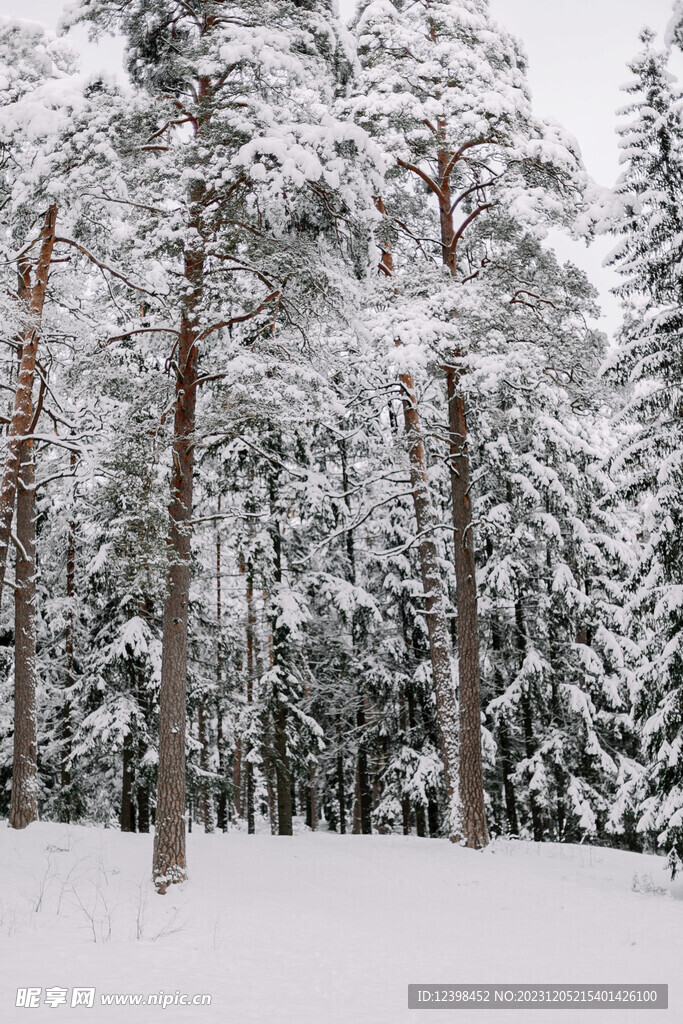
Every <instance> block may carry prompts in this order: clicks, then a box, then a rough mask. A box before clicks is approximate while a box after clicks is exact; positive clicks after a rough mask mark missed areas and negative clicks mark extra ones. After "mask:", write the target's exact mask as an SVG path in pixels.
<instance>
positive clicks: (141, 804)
mask: <svg viewBox="0 0 683 1024" xmlns="http://www.w3.org/2000/svg"><path fill="white" fill-rule="evenodd" d="M146 753H147V747H146V744H145V741H144V740H143V739H140V740H139V741H138V765H141V764H142V759H143V757H144V756H145V754H146ZM149 796H150V794H149V786H148V785H147V783H146V782H138V787H137V809H138V816H137V817H138V820H137V826H138V832H149Z"/></svg>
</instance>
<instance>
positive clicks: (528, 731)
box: [515, 597, 543, 843]
mask: <svg viewBox="0 0 683 1024" xmlns="http://www.w3.org/2000/svg"><path fill="white" fill-rule="evenodd" d="M515 627H516V628H515V633H516V645H517V651H518V655H519V667H520V669H521V668H522V665H523V664H524V659H525V657H526V627H525V625H524V612H523V610H522V603H521V600H520V598H519V597H518V598H517V600H516V601H515ZM520 703H521V707H522V723H523V728H524V753H525V755H526V758H527V760H531V758H532V757H533V756H534V754H535V753H536V739H535V737H534V725H533V716H532V710H531V694H530V693H529V690H528V688H527V689H525V690H524V691H523V692H522V698H521V702H520ZM529 809H530V811H531V827H532V829H533V833H534V841H535V842H537V843H540V842H542V841H543V820H542V817H541V809H540V807H539V806H538V801H537V799H536V796H535V794H534V791H533V789H531V788H529Z"/></svg>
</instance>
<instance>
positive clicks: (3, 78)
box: [0, 0, 683, 893]
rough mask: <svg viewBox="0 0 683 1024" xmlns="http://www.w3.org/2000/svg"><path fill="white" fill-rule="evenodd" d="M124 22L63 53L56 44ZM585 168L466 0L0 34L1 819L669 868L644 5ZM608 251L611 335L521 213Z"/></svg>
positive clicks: (657, 79) (654, 239)
mask: <svg viewBox="0 0 683 1024" xmlns="http://www.w3.org/2000/svg"><path fill="white" fill-rule="evenodd" d="M77 25H86V26H87V27H88V29H89V31H90V32H91V33H92V34H93V36H94V37H98V36H106V35H107V34H108V33H114V34H117V35H119V36H121V37H123V39H124V40H125V44H126V51H125V61H126V70H125V74H124V72H123V71H122V72H121V73H119V74H115V73H113V72H102V73H99V74H83V73H81V72H79V70H78V54H77V52H76V50H75V47H74V44H73V43H72V42H71V39H70V36H69V31H68V30H69V28H70V27H73V26H77ZM654 28H655V29H658V30H662V31H660V35H659V36H658V35H656V34H655V32H654V31H650V30H647V31H643V33H642V34H641V37H640V39H637V38H636V39H634V41H633V52H634V54H635V56H634V57H633V59H632V61H631V63H630V65H629V68H628V72H625V74H626V73H628V76H629V80H628V83H627V85H626V86H625V87H624V89H625V91H624V98H623V110H622V111H621V112H620V116H619V118H618V119H615V130H616V132H617V133H618V142H619V147H620V153H621V156H620V160H621V175H620V177H619V180H618V181H617V182H616V183H615V185H614V187H613V188H611V189H606V188H604V187H601V186H598V185H597V184H596V183H595V182H594V181H592V180H591V177H590V175H589V174H588V172H587V171H586V169H585V167H584V164H583V161H582V157H581V153H580V150H579V147H578V144H577V142H576V141H575V140H574V139H573V137H572V136H571V135H570V134H568V133H567V132H566V131H565V130H564V129H563V128H562V126H560V125H559V124H557V123H556V122H553V121H549V120H545V119H543V118H541V117H539V116H538V115H537V113H536V112H535V109H534V105H533V103H532V98H531V93H530V89H529V85H528V80H527V59H526V56H525V52H524V49H523V45H522V43H520V42H519V41H518V40H516V39H515V38H514V37H513V36H512V35H511V34H510V33H508V32H507V31H506V29H505V28H504V27H502V26H501V25H500V24H499V23H497V22H496V21H495V20H494V18H493V17H492V15H491V13H490V11H489V6H488V0H361V2H360V3H359V4H358V9H357V13H356V15H355V17H354V19H353V21H352V22H351V23H350V24H349V25H346V24H345V23H344V22H343V21H342V20H341V18H340V16H339V12H338V10H337V4H336V2H335V0H78V2H76V3H71V4H68V5H67V6H66V9H65V13H64V16H63V19H62V29H63V31H62V34H60V35H58V36H56V35H53V34H51V33H49V32H47V31H46V30H44V29H43V28H42V27H40V26H38V25H34V24H32V23H29V22H22V21H19V20H16V19H9V18H5V19H2V20H0V149H1V160H0V208H1V211H2V215H1V218H0V259H1V269H0V275H1V278H2V289H1V291H0V305H1V315H2V321H3V323H2V331H1V332H0V341H1V342H2V345H1V346H0V391H1V392H2V401H1V403H0V423H1V424H2V440H1V445H0V474H1V479H0V596H1V597H2V598H4V601H3V603H2V607H1V610H0V664H1V668H2V670H1V673H0V690H1V693H2V701H1V708H2V710H1V712H0V780H1V781H2V787H1V789H0V814H1V815H2V816H3V817H7V818H8V820H9V825H10V826H11V827H12V828H13V829H24V828H25V827H26V826H28V825H30V824H31V823H32V822H34V821H36V820H37V819H39V818H40V819H42V820H44V821H54V822H62V823H74V824H90V825H98V826H100V827H105V828H112V829H120V830H121V831H123V832H140V833H146V832H150V831H153V832H154V854H153V865H151V867H152V874H153V878H154V883H155V886H156V889H157V891H158V892H159V893H165V892H166V891H167V889H168V888H169V886H171V885H172V884H173V883H176V882H182V881H184V880H185V878H186V877H187V875H188V872H189V873H190V874H191V871H192V863H191V860H190V863H189V864H188V858H187V853H186V833H187V832H188V831H192V830H195V831H203V832H220V831H224V832H225V831H235V830H237V831H242V832H245V833H247V834H251V833H255V832H259V831H261V832H264V831H266V832H267V831H270V832H272V833H273V834H278V835H281V836H291V835H292V834H293V833H296V832H297V830H298V831H301V830H304V829H311V830H326V831H328V832H337V833H339V834H343V833H359V834H369V833H380V834H386V835H389V834H392V833H397V834H400V835H404V836H409V835H414V836H417V837H424V838H425V839H428V838H434V837H442V838H444V837H448V838H450V839H451V840H452V841H453V843H455V844H461V845H463V846H466V847H469V848H473V849H482V848H484V847H486V846H487V844H488V843H489V841H490V839H491V838H492V837H496V836H508V837H515V838H517V839H519V840H533V841H535V842H537V843H543V842H554V843H567V844H574V843H583V842H584V841H586V842H588V843H590V844H593V845H599V846H610V847H618V848H621V849H625V850H631V851H640V852H642V851H645V852H657V853H659V854H661V855H662V856H664V857H666V858H668V866H669V868H670V870H671V872H672V874H673V875H675V874H676V872H677V871H678V870H679V869H680V867H681V863H682V861H683V502H682V500H681V499H682V496H683V391H682V381H683V284H682V279H683V263H682V261H683V92H682V90H681V87H680V85H679V82H678V80H677V79H676V77H675V75H674V74H673V73H672V71H671V60H672V58H673V57H676V56H677V55H678V56H679V55H680V50H681V49H683V4H682V3H681V2H680V0H679V2H678V3H677V4H676V6H675V9H674V11H673V14H672V19H671V21H670V24H669V25H668V27H667V26H654ZM558 230H562V231H564V232H565V233H566V234H567V235H568V236H569V237H571V238H574V239H578V240H580V241H581V242H582V243H585V244H590V243H591V241H592V239H594V238H596V237H598V236H605V235H607V236H613V249H612V254H611V256H610V257H609V263H610V265H611V266H612V267H613V268H614V269H615V270H616V271H617V273H618V275H619V287H618V295H619V298H620V300H621V304H622V313H623V319H622V324H621V326H620V328H619V330H618V331H617V332H616V335H615V337H614V338H611V337H609V336H608V335H607V334H606V333H605V332H604V331H603V330H602V328H601V325H600V316H601V309H600V304H599V301H598V293H597V291H596V288H595V282H592V281H590V280H589V279H588V277H587V276H586V274H585V273H584V272H583V271H581V270H579V269H578V268H577V267H576V266H574V265H572V263H570V262H562V261H561V260H560V258H559V257H558V256H557V255H556V253H555V251H554V249H553V247H552V245H551V244H550V241H549V238H548V235H549V233H552V232H557V231H558Z"/></svg>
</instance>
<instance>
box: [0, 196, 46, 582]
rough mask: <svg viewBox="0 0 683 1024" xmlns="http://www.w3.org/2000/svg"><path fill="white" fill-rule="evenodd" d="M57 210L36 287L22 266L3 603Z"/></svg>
mask: <svg viewBox="0 0 683 1024" xmlns="http://www.w3.org/2000/svg"><path fill="white" fill-rule="evenodd" d="M56 221H57V207H56V206H51V207H50V208H49V210H48V211H47V213H46V214H45V220H44V223H43V230H42V232H41V235H40V237H41V246H40V252H39V255H38V262H37V264H36V268H35V284H33V286H31V283H30V274H31V271H30V267H29V265H28V263H27V262H26V263H23V264H21V266H20V283H19V294H20V297H22V298H25V299H26V300H27V301H28V312H29V315H30V325H29V328H28V330H27V331H26V332H25V334H24V336H23V337H22V341H21V358H20V362H19V372H18V377H17V390H16V393H15V396H14V406H13V409H12V417H11V422H10V425H9V428H8V431H7V455H6V456H5V465H4V468H3V473H2V480H0V600H1V599H2V589H3V584H4V582H5V571H6V569H7V552H8V548H9V541H10V534H11V531H12V518H13V516H14V503H15V497H16V493H17V478H18V473H19V463H20V459H21V450H22V439H23V438H24V437H25V435H27V434H28V433H29V431H30V429H31V423H32V420H33V384H34V380H35V373H36V356H37V352H38V339H39V334H40V327H41V322H42V316H43V306H44V305H45V292H46V289H47V282H48V279H49V276H50V260H51V259H52V251H53V249H54V245H55V224H56Z"/></svg>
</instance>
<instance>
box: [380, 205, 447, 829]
mask: <svg viewBox="0 0 683 1024" xmlns="http://www.w3.org/2000/svg"><path fill="white" fill-rule="evenodd" d="M377 208H378V210H379V212H380V213H384V212H385V208H384V203H383V202H382V200H381V199H380V200H377ZM380 269H381V270H382V271H383V272H384V273H385V274H386V275H387V276H388V277H392V276H393V272H394V264H393V256H392V254H391V251H390V249H388V248H385V249H384V251H383V253H382V259H381V262H380ZM395 343H396V345H397V346H401V345H402V341H401V339H400V338H396V339H395ZM399 382H400V384H401V403H402V406H403V420H404V424H405V442H406V449H407V455H408V463H409V466H410V482H411V486H412V496H413V506H414V509H415V520H416V523H417V531H418V536H419V538H420V542H419V546H418V554H419V558H420V573H421V576H422V588H423V590H424V599H425V606H426V612H427V630H428V633H429V653H430V658H431V663H432V679H433V682H434V694H435V697H436V716H437V724H438V730H439V745H440V748H441V757H442V760H443V766H444V783H445V787H446V800H447V806H448V811H447V821H448V834H449V837H450V838H451V840H452V841H453V842H459V841H460V838H461V831H462V825H461V820H460V818H461V812H460V795H459V792H458V780H457V771H458V767H457V766H458V753H459V752H458V744H459V737H458V707H457V703H456V700H455V690H454V687H453V672H452V669H451V644H450V636H449V632H448V619H447V617H446V601H445V596H444V589H443V582H442V577H441V569H440V566H439V556H438V551H437V547H436V542H435V540H434V530H435V527H436V516H435V514H434V506H433V503H432V495H431V490H430V486H429V477H428V474H427V452H426V449H425V444H424V437H423V433H422V422H421V419H420V413H419V409H418V405H417V393H416V390H415V381H414V379H413V375H412V374H411V373H409V372H404V373H400V374H399Z"/></svg>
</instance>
